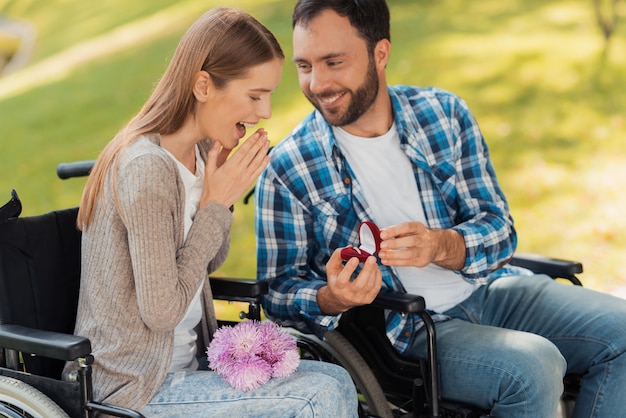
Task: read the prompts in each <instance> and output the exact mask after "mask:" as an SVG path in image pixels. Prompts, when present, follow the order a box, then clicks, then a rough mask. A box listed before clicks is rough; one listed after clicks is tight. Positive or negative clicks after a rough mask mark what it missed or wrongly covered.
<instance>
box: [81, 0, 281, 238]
mask: <svg viewBox="0 0 626 418" xmlns="http://www.w3.org/2000/svg"><path fill="white" fill-rule="evenodd" d="M275 58H280V59H284V53H283V51H282V49H281V47H280V44H279V43H278V41H277V40H276V38H275V37H274V35H273V34H272V33H271V32H270V31H269V30H268V29H267V28H266V27H265V26H263V25H262V24H261V23H260V22H259V21H257V20H256V19H255V18H253V17H252V16H250V15H249V14H248V13H246V12H244V11H242V10H238V9H233V8H215V9H211V10H209V11H208V12H206V13H205V14H203V15H202V16H201V17H200V18H199V19H198V20H196V22H195V23H193V25H191V27H190V28H189V29H188V30H187V31H186V32H185V34H184V35H183V37H182V38H181V40H180V42H179V44H178V47H177V48H176V51H175V52H174V56H173V57H172V60H171V61H170V64H169V65H168V67H167V69H166V70H165V73H164V74H163V76H162V77H161V79H160V81H159V82H158V84H157V85H156V87H155V89H154V91H153V92H152V94H151V95H150V98H148V100H147V101H146V103H145V104H144V105H143V107H142V109H141V110H140V111H139V113H138V114H137V115H136V116H135V117H134V118H133V119H131V121H130V122H129V123H128V124H127V125H126V126H125V127H124V128H123V129H122V130H120V131H119V132H118V133H117V135H116V136H115V137H114V138H113V139H112V140H111V141H110V142H109V143H108V144H107V146H106V147H105V148H104V149H103V150H102V152H101V153H100V155H99V156H98V159H97V160H96V163H95V165H94V167H93V169H92V171H91V174H90V175H89V178H88V179H87V183H86V185H85V190H84V191H83V196H82V199H81V203H80V209H79V212H78V221H77V223H78V227H79V228H80V229H86V228H87V227H88V226H89V223H90V221H91V219H92V218H93V213H94V210H95V206H96V204H97V201H98V200H99V199H101V198H102V196H103V190H104V180H105V177H106V175H107V172H108V170H109V168H110V169H111V176H112V179H113V180H114V179H115V174H116V167H117V161H118V158H119V155H120V151H121V150H122V149H124V148H125V147H126V146H128V145H129V144H131V143H132V142H133V141H135V140H136V139H137V138H139V137H140V136H142V135H145V134H156V133H158V134H171V133H173V132H175V131H177V130H178V129H180V128H181V126H182V125H183V122H184V121H185V119H186V117H187V116H188V115H189V114H192V113H193V112H194V111H195V105H196V101H195V97H194V95H193V92H192V83H193V80H194V76H195V75H196V74H197V72H198V71H201V70H204V71H206V72H207V73H209V75H210V77H211V81H212V82H213V84H214V85H215V87H216V88H223V87H224V86H225V85H226V83H228V82H229V81H230V80H233V79H237V78H242V77H245V75H246V72H247V70H248V69H249V68H251V67H253V66H256V65H259V64H263V63H265V62H268V61H271V60H273V59H275ZM112 184H115V181H113V182H112ZM113 187H114V186H113ZM114 190H115V189H114Z"/></svg>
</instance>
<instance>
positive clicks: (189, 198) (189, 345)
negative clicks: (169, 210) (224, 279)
mask: <svg viewBox="0 0 626 418" xmlns="http://www.w3.org/2000/svg"><path fill="white" fill-rule="evenodd" d="M165 151H167V150H165ZM167 153H168V154H169V155H170V156H171V157H172V158H173V159H174V161H176V164H177V166H178V171H179V172H180V177H181V178H182V180H183V184H184V185H185V215H184V225H185V235H184V236H185V239H187V234H188V233H189V229H190V228H191V224H192V223H193V218H194V216H195V215H196V212H197V211H198V206H199V205H200V198H201V197H202V190H203V188H204V161H203V160H202V158H201V157H200V151H199V150H198V146H196V172H195V174H194V173H192V172H191V171H189V169H187V167H185V165H183V164H182V163H181V162H180V161H178V160H177V159H176V157H174V155H172V154H171V153H170V152H169V151H167ZM203 284H204V281H203V282H202V283H201V284H200V287H199V288H198V290H197V291H196V294H195V296H194V297H193V299H192V300H191V303H190V304H189V307H188V308H187V312H186V313H185V316H184V317H183V319H182V320H181V321H180V323H179V324H178V325H177V326H176V328H175V329H174V353H173V355H172V362H171V363H170V369H169V372H170V373H174V372H178V371H189V370H197V369H198V361H197V360H196V351H197V349H196V340H197V339H198V335H197V334H196V332H195V331H194V328H195V327H196V325H198V323H200V321H201V320H202V301H201V298H200V295H201V294H202V285H203Z"/></svg>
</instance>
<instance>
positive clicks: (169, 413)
mask: <svg viewBox="0 0 626 418" xmlns="http://www.w3.org/2000/svg"><path fill="white" fill-rule="evenodd" d="M141 412H142V414H144V415H145V416H146V417H149V418H152V417H167V418H176V417H184V418H191V417H194V418H202V417H229V418H235V417H236V418H240V417H255V418H263V417H267V418H276V417H281V418H283V417H298V418H304V417H316V418H324V417H326V418H343V417H351V418H352V417H357V415H358V400H357V394H356V389H355V387H354V384H353V382H352V379H351V377H350V375H349V374H348V372H346V371H345V370H344V369H343V368H341V367H339V366H336V365H334V364H330V363H322V362H317V361H307V360H302V361H301V362H300V366H299V367H298V370H297V371H296V372H295V373H293V374H292V375H290V376H288V377H284V378H274V379H270V381H269V382H268V383H266V384H263V385H261V386H259V387H258V388H256V389H254V390H251V391H249V392H242V391H240V390H237V389H235V388H233V387H231V386H230V385H229V384H228V383H226V382H225V381H224V380H223V379H222V378H221V377H220V376H219V375H218V374H217V373H214V372H210V371H194V372H180V373H170V374H168V375H167V377H166V378H165V381H164V382H163V384H162V385H161V387H160V388H159V390H158V391H157V393H156V394H155V395H154V397H153V398H152V399H151V401H150V403H148V405H147V406H146V407H145V408H144V409H143V410H142V411H141Z"/></svg>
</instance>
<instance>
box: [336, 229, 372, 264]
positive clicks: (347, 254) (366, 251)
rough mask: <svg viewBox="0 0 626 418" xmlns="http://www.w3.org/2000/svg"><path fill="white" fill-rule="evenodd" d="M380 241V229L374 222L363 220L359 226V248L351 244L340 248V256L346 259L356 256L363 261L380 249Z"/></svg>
mask: <svg viewBox="0 0 626 418" xmlns="http://www.w3.org/2000/svg"><path fill="white" fill-rule="evenodd" d="M380 241H381V239H380V229H378V227H377V226H376V224H375V223H374V222H370V221H365V222H363V223H361V225H360V226H359V248H357V247H354V246H352V247H346V248H344V249H342V250H341V258H342V259H343V260H346V261H347V260H349V259H351V258H352V257H356V258H358V259H359V261H360V262H364V261H365V260H367V257H369V256H370V255H374V254H376V253H377V252H378V251H379V250H380Z"/></svg>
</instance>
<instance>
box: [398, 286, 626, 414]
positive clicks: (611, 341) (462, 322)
mask: <svg viewBox="0 0 626 418" xmlns="http://www.w3.org/2000/svg"><path fill="white" fill-rule="evenodd" d="M445 314H446V315H448V316H450V317H451V318H453V319H451V320H448V321H444V322H439V323H437V324H436V332H437V344H438V346H437V353H438V355H439V363H440V368H441V370H440V381H441V394H442V397H444V398H446V399H450V400H457V401H461V402H464V403H469V404H473V405H475V406H478V407H480V408H483V409H486V410H491V416H493V417H506V418H518V417H528V418H539V417H542V418H551V417H554V416H556V411H557V407H558V402H559V398H560V395H561V393H562V391H563V376H564V375H565V374H566V373H576V374H581V375H583V378H582V387H581V389H580V393H579V395H578V399H577V401H576V406H575V409H574V413H573V417H575V418H582V417H594V418H617V417H626V406H625V405H626V403H625V402H626V354H624V352H625V351H626V300H623V299H620V298H617V297H614V296H610V295H606V294H603V293H599V292H595V291H592V290H589V289H584V288H581V287H579V286H572V285H568V284H560V283H557V282H555V281H553V280H552V279H550V278H549V277H547V276H516V277H505V278H500V279H496V280H494V281H492V282H490V283H489V284H487V285H485V286H482V287H481V288H479V289H477V290H476V291H475V292H474V293H473V294H472V295H471V296H470V297H469V298H468V299H467V300H465V301H464V302H462V303H461V304H459V305H457V306H455V307H454V308H452V309H450V310H449V311H447V312H445ZM425 347H426V332H425V331H424V330H422V331H420V332H419V333H418V334H417V335H416V338H415V339H414V341H412V343H411V345H410V346H409V348H408V351H407V352H406V353H405V354H407V355H413V356H419V357H424V356H425V354H426V348H425Z"/></svg>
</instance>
